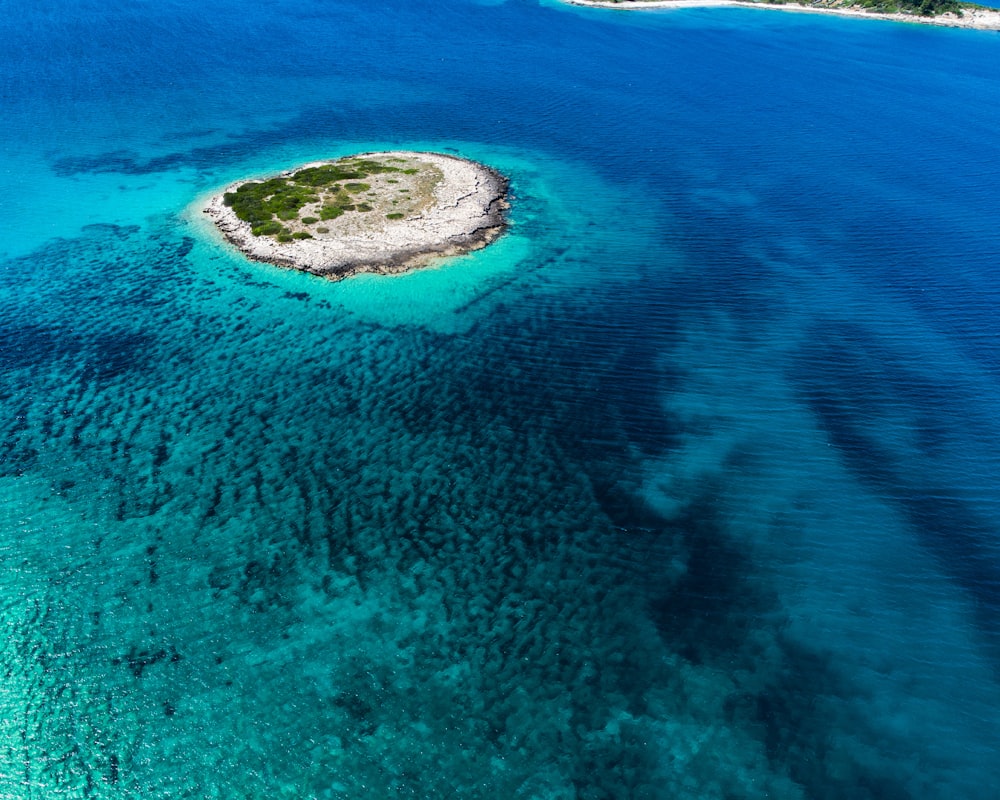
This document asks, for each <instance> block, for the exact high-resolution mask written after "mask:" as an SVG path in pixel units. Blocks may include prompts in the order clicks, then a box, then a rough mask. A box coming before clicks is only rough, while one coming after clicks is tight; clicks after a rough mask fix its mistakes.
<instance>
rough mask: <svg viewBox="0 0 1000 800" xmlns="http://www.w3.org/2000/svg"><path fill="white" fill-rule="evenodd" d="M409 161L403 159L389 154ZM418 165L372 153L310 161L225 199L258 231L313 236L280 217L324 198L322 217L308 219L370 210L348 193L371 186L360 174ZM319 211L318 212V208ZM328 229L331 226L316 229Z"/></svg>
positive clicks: (285, 237) (292, 216)
mask: <svg viewBox="0 0 1000 800" xmlns="http://www.w3.org/2000/svg"><path fill="white" fill-rule="evenodd" d="M391 160H392V161H398V162H401V163H406V162H405V160H403V159H395V158H394V159H391ZM419 171H420V170H419V169H414V168H410V169H405V170H404V169H400V168H399V167H396V166H392V165H391V164H385V163H382V162H380V161H377V160H374V159H366V158H349V159H343V160H341V161H337V162H335V163H333V164H322V165H320V166H316V167H306V168H305V169H300V170H299V171H298V172H293V173H292V174H290V175H282V176H279V177H275V178H268V179H267V180H264V181H249V182H247V183H244V184H243V185H242V186H240V187H238V188H237V189H236V191H235V192H226V194H225V195H224V196H223V203H225V205H227V206H229V207H230V208H232V209H233V212H234V213H235V214H236V216H237V217H239V218H240V219H241V220H243V221H244V222H248V223H250V226H251V230H252V232H253V235H254V236H274V237H276V238H277V240H278V241H279V242H290V241H292V240H293V238H294V239H310V238H312V236H311V234H309V233H308V232H305V231H298V232H295V233H291V232H289V230H288V228H287V227H285V226H284V225H282V224H281V223H282V222H292V221H293V220H298V219H299V211H300V210H301V209H302V208H303V207H304V206H306V205H309V204H310V203H320V202H321V203H322V205H321V206H320V208H319V212H318V213H319V217H316V216H307V217H304V218H303V219H302V223H303V224H305V225H312V224H314V223H316V222H319V221H320V220H331V219H336V218H337V217H339V216H341V215H342V214H344V213H345V212H348V211H360V212H367V211H372V210H373V209H372V206H371V205H369V204H368V203H355V202H354V201H353V200H352V198H351V196H350V193H354V194H357V193H359V192H367V191H369V190H370V189H371V188H372V187H371V184H369V183H365V182H364V181H363V180H362V179H364V178H367V177H369V176H371V175H378V174H382V173H388V172H402V173H405V174H407V175H415V174H417V173H418V172H419ZM314 213H315V212H314ZM317 230H318V231H321V232H324V233H325V232H327V231H328V230H329V229H317Z"/></svg>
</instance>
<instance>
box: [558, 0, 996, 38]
mask: <svg viewBox="0 0 1000 800" xmlns="http://www.w3.org/2000/svg"><path fill="white" fill-rule="evenodd" d="M562 2H564V3H569V4H570V5H575V6H589V7H592V8H612V9H617V10H619V11H643V10H648V9H664V8H714V7H716V6H728V7H743V8H766V9H773V10H775V11H792V12H797V13H807V14H834V15H837V16H841V17H860V18H862V19H881V20H889V21H892V22H913V23H917V24H921V25H938V26H941V27H947V28H969V29H973V30H982V31H1000V9H992V8H985V7H984V6H977V5H971V4H962V15H961V16H959V15H958V14H955V13H952V12H946V13H943V14H937V15H934V16H926V15H922V14H917V13H902V12H892V13H890V12H881V11H872V10H870V9H867V8H865V7H863V6H860V5H851V4H848V3H839V2H838V1H837V0H833V2H832V3H831V4H825V5H820V4H818V3H815V4H804V3H780V2H773V3H772V2H765V1H763V0H562Z"/></svg>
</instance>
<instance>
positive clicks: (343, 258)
mask: <svg viewBox="0 0 1000 800" xmlns="http://www.w3.org/2000/svg"><path fill="white" fill-rule="evenodd" d="M359 159H382V160H399V159H408V160H410V161H418V162H422V163H424V164H429V165H431V166H432V167H434V168H436V169H438V170H440V172H441V173H442V179H441V182H440V184H439V185H438V186H436V187H435V188H434V196H435V200H436V202H435V204H434V205H433V207H431V208H429V209H427V210H426V212H425V213H419V214H416V215H413V216H411V217H410V218H408V219H405V220H402V221H399V222H386V220H384V219H379V218H377V217H374V215H373V217H368V218H367V219H366V220H365V222H366V225H364V226H361V227H360V228H359V229H358V230H355V231H354V232H352V233H351V234H349V235H345V236H343V237H341V238H340V239H337V238H335V237H331V238H329V239H327V240H324V239H316V238H310V239H308V240H305V241H299V240H296V241H294V242H287V243H278V242H275V241H274V240H273V239H270V238H269V237H265V236H259V235H254V233H253V230H252V226H251V224H250V223H249V222H245V221H244V220H241V219H240V218H239V217H238V216H237V215H236V213H235V212H234V211H233V209H232V208H230V207H229V206H228V205H227V204H226V202H225V196H226V194H227V193H232V192H236V191H237V189H238V188H239V187H240V186H243V185H245V184H249V183H254V182H259V181H262V180H266V179H268V178H271V177H288V176H292V175H294V174H295V173H297V172H299V171H301V170H304V169H308V168H311V167H319V166H324V165H329V164H336V163H338V162H343V161H347V160H359ZM509 188H510V184H509V181H508V179H507V178H506V177H505V176H504V175H502V174H501V173H500V172H498V171H497V170H495V169H493V168H492V167H489V166H487V165H485V164H481V163H479V162H476V161H471V160H469V159H465V158H461V157H459V156H454V155H450V154H446V153H436V152H417V151H410V150H392V151H382V152H364V153H357V154H353V155H350V156H344V157H341V158H336V159H327V160H321V161H311V162H308V163H306V164H302V165H300V166H297V167H295V168H293V169H289V170H283V171H281V172H277V173H269V174H267V175H259V176H255V177H253V178H247V179H244V180H240V181H237V182H235V183H232V184H229V185H228V186H226V187H225V188H224V189H222V190H221V191H217V192H215V193H213V195H211V197H210V198H209V200H208V203H207V205H205V206H204V207H203V208H202V211H203V213H204V214H206V215H207V216H208V217H209V219H211V221H212V223H214V224H213V227H214V228H215V230H216V231H217V233H219V234H221V236H222V238H223V239H224V240H225V241H226V242H227V243H228V244H229V245H231V246H233V247H235V248H236V249H237V250H239V251H240V252H241V253H242V254H243V255H244V256H245V257H247V258H248V259H250V260H252V261H256V262H260V263H267V264H272V265H273V266H277V267H283V268H288V269H295V270H299V271H301V272H308V273H311V274H314V275H318V276H320V277H323V278H327V279H330V280H342V279H344V278H348V277H352V276H354V275H358V274H361V273H373V274H378V275H399V274H402V273H406V272H410V271H412V270H414V269H418V268H420V267H425V266H427V265H428V264H430V263H431V262H434V261H437V260H439V259H442V258H447V257H452V256H459V255H464V254H466V253H470V252H473V251H475V250H480V249H482V248H484V247H486V246H487V245H488V244H490V243H491V242H493V241H495V240H496V239H497V238H498V237H499V236H501V235H502V234H503V233H504V232H505V231H506V229H507V227H508V225H509V223H508V220H507V211H508V210H509V208H510V202H509ZM359 219H360V218H359ZM331 224H332V223H331ZM355 227H356V228H358V226H355Z"/></svg>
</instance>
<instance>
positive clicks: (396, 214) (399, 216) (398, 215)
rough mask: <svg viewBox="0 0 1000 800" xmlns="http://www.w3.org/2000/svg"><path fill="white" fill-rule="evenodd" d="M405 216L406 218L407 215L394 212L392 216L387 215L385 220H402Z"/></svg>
mask: <svg viewBox="0 0 1000 800" xmlns="http://www.w3.org/2000/svg"><path fill="white" fill-rule="evenodd" d="M404 216H406V215H405V214H400V213H399V212H398V211H394V212H392V213H391V214H386V215H385V218H386V219H402V218H403V217H404Z"/></svg>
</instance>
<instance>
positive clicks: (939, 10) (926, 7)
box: [611, 0, 984, 17]
mask: <svg viewBox="0 0 1000 800" xmlns="http://www.w3.org/2000/svg"><path fill="white" fill-rule="evenodd" d="M611 1H612V2H614V3H619V2H625V3H632V2H635V1H636V0H611ZM746 1H747V2H751V3H752V2H759V3H764V4H766V5H784V4H785V3H790V2H794V3H801V4H802V5H804V6H810V7H812V8H830V9H835V8H843V9H858V10H862V11H870V12H872V13H874V14H916V15H919V16H922V17H935V16H937V15H939V14H948V13H951V14H955V15H956V16H959V17H961V16H962V13H963V11H968V10H972V9H975V8H983V7H984V6H980V5H978V4H976V3H967V2H962V0H746ZM639 2H642V0H639Z"/></svg>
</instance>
